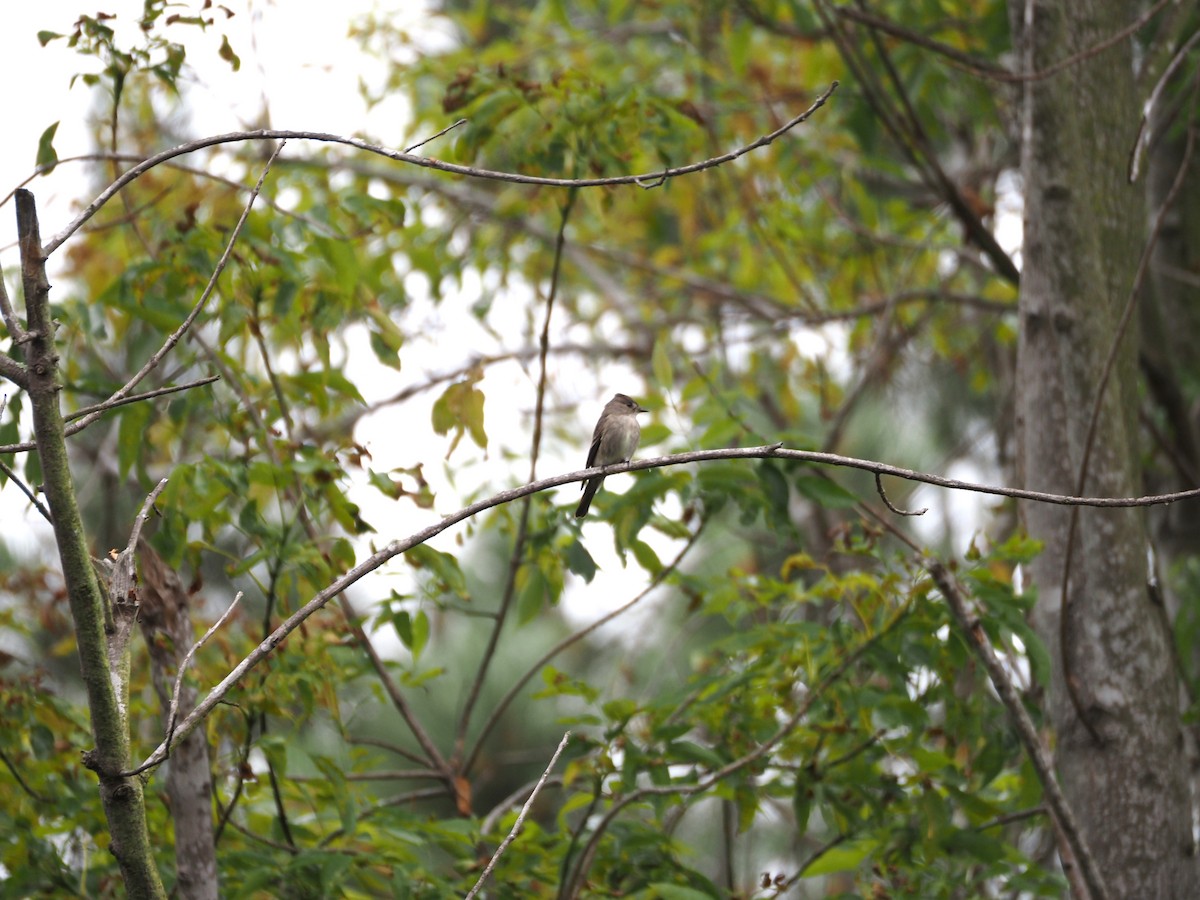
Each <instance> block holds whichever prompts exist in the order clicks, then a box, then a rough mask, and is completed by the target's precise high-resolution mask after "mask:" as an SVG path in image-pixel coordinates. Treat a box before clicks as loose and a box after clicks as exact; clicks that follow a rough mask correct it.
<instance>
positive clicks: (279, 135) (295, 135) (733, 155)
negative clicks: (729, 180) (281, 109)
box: [45, 81, 838, 256]
mask: <svg viewBox="0 0 1200 900" xmlns="http://www.w3.org/2000/svg"><path fill="white" fill-rule="evenodd" d="M837 87H838V83H837V82H836V81H835V82H833V83H832V84H830V86H829V88H828V89H827V90H826V91H825V93H823V94H821V96H819V97H818V98H817V99H816V100H815V101H813V104H812V106H810V107H809V108H808V109H806V110H805V111H804V112H802V113H800V114H799V115H797V116H793V117H792V118H791V119H789V120H788V121H787V122H785V123H784V124H783V125H781V126H780V127H779V128H776V129H775V130H774V131H772V132H770V133H769V134H764V135H763V136H762V137H760V138H757V139H756V140H753V141H751V142H750V143H749V144H746V145H744V146H742V147H738V148H737V149H736V150H731V151H730V152H728V153H723V154H721V155H720V156H714V157H712V158H711V159H706V160H703V161H701V162H697V163H691V164H690V165H686V166H679V167H677V168H667V169H663V170H662V171H660V172H650V173H647V174H642V175H614V176H610V177H608V178H546V177H543V176H540V175H522V174H519V173H516V172H495V171H492V170H490V169H478V168H475V167H474V166H460V165H457V164H455V163H448V162H442V161H441V160H440V159H433V158H432V157H428V156H414V155H413V154H411V153H402V152H400V151H398V150H389V149H388V148H386V147H380V146H379V145H377V144H371V143H368V142H367V141H364V140H361V139H359V138H353V137H345V136H344V135H339V134H327V133H325V132H320V131H279V130H276V129H270V128H262V129H259V130H257V131H235V132H230V133H228V134H218V135H213V136H211V137H206V138H200V139H199V140H195V141H188V142H187V143H185V144H180V145H179V146H178V147H172V148H171V149H169V150H164V151H162V152H161V153H156V154H155V155H154V156H151V157H150V158H149V159H146V160H145V161H144V162H141V163H139V164H138V165H136V166H134V167H133V168H131V169H130V170H129V171H127V172H126V173H125V174H123V175H122V176H121V177H120V178H118V179H117V180H116V181H114V182H113V183H112V184H110V185H109V186H108V187H107V188H105V189H104V190H103V191H102V192H101V193H100V196H98V197H97V198H96V199H95V200H93V201H92V202H91V203H90V204H88V206H87V208H86V209H84V210H83V212H81V213H80V214H79V215H78V216H76V217H75V219H74V221H72V222H71V223H70V224H69V225H67V227H66V228H64V229H63V230H62V231H60V232H59V233H58V234H56V235H54V237H53V238H51V239H50V240H49V241H48V242H47V243H46V246H45V253H46V255H47V256H49V255H50V254H51V253H53V252H54V251H55V250H57V249H58V248H59V246H61V245H62V243H63V241H65V240H66V239H67V238H69V237H70V236H71V235H72V234H74V233H75V232H76V231H78V230H79V227H80V226H81V225H83V223H84V222H86V221H87V220H88V219H90V218H91V217H92V216H94V215H95V214H96V212H97V211H98V210H99V209H100V208H101V207H102V206H104V204H105V203H107V202H108V201H109V200H111V199H112V198H113V197H114V196H116V194H117V193H118V192H119V191H120V190H121V188H123V187H125V185H127V184H129V183H130V182H132V181H134V180H136V179H137V178H139V177H141V176H142V175H144V174H145V173H146V172H148V171H150V170H151V169H153V168H154V167H155V166H158V165H161V164H162V163H165V162H167V161H168V160H170V159H174V158H175V157H177V156H182V155H184V154H185V153H194V152H195V151H197V150H203V149H204V148H205V147H214V146H217V145H219V144H232V143H239V142H242V141H270V140H283V141H288V140H298V141H323V142H326V143H333V144H345V145H347V146H349V147H355V148H357V149H359V150H365V151H366V152H368V153H376V154H378V155H380V156H385V157H387V158H388V159H393V160H395V161H397V162H403V163H409V164H411V165H414V166H421V167H423V168H426V169H437V170H438V171H441V172H450V173H451V174H455V175H467V176H470V177H472V178H486V179H490V180H492V181H506V182H510V183H513V184H535V185H543V186H546V187H564V188H570V187H612V186H614V185H621V184H636V185H639V186H642V187H647V186H651V187H652V186H654V185H657V184H662V183H663V182H664V181H666V180H667V179H668V178H678V177H680V176H681V175H690V174H692V173H693V172H702V171H704V170H705V169H712V168H715V167H717V166H721V165H724V164H725V163H727V162H732V161H733V160H735V159H738V158H739V157H742V156H745V155H746V154H747V153H750V152H751V151H753V150H757V149H758V148H760V147H765V146H767V145H768V144H771V143H773V142H774V141H776V140H778V139H779V138H780V137H782V136H783V135H784V134H786V133H787V132H789V131H791V130H792V129H793V128H795V127H796V126H797V125H799V124H801V123H802V122H804V121H805V120H807V119H808V118H810V117H811V116H812V114H813V113H815V112H816V111H817V110H818V109H820V108H821V107H822V106H824V105H825V103H826V102H827V101H828V100H829V98H830V97H831V96H832V95H833V92H834V91H835V90H837Z"/></svg>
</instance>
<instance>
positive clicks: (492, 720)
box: [462, 519, 707, 775]
mask: <svg viewBox="0 0 1200 900" xmlns="http://www.w3.org/2000/svg"><path fill="white" fill-rule="evenodd" d="M706 522H707V520H706V519H701V520H700V525H699V526H698V527H697V528H696V530H695V531H693V532H692V534H691V536H690V537H689V538H688V539H687V541H686V542H685V543H684V545H683V547H682V548H680V550H679V552H678V553H677V554H675V558H674V559H673V560H671V562H670V563H668V564H667V565H665V566H663V567H662V569H661V570H659V571H658V572H657V573H656V574H655V575H654V577H653V578H651V579H650V583H649V584H647V585H646V587H645V588H643V589H642V590H641V591H639V592H638V594H637V596H635V597H634V598H633V599H631V600H628V601H626V602H625V603H623V604H621V605H620V606H618V607H617V608H616V609H614V610H612V611H611V612H608V613H605V614H604V615H603V616H601V617H600V618H598V619H596V621H594V622H592V623H591V624H590V625H586V626H584V627H583V628H581V629H580V630H579V631H576V632H573V633H572V634H569V635H567V636H566V637H565V638H563V639H562V640H561V641H559V642H558V643H557V644H555V645H554V646H553V647H551V648H550V649H549V650H547V651H546V652H545V653H543V654H542V655H541V656H540V657H539V658H538V659H537V661H536V662H534V663H533V664H532V665H530V666H529V667H528V668H526V670H525V674H523V675H522V676H521V677H520V678H518V679H517V680H516V681H515V682H513V684H512V686H511V687H509V689H508V691H507V692H505V694H504V696H503V697H501V698H500V700H499V701H498V702H497V703H496V704H495V705H493V706H492V709H491V712H489V713H488V717H487V719H486V721H484V723H483V727H482V728H480V729H479V734H478V735H477V736H476V737H475V746H474V747H473V748H472V749H471V752H470V753H468V754H467V756H466V759H465V760H464V761H463V764H462V772H463V774H464V775H465V774H466V773H468V772H470V771H471V769H472V768H473V767H474V765H475V760H476V758H477V757H478V756H479V753H480V751H481V750H482V749H483V743H484V741H486V740H487V736H488V735H489V734H491V733H492V729H493V728H494V727H495V726H496V723H497V722H499V721H500V719H501V718H502V717H503V715H504V712H505V710H507V709H508V707H509V706H510V705H511V704H512V702H513V700H515V699H516V697H517V694H519V693H520V692H521V690H522V689H523V688H524V687H525V685H527V684H528V683H529V680H530V679H531V678H533V676H534V675H536V674H537V673H538V672H540V671H542V667H543V666H544V665H546V663H548V662H550V660H552V659H554V657H556V656H558V654H560V653H562V652H563V651H564V650H566V649H567V648H568V647H570V646H572V645H574V644H577V643H579V642H580V641H582V640H583V639H584V638H585V637H587V636H588V635H589V634H591V633H592V632H593V631H595V630H596V629H597V628H600V627H602V626H603V625H606V624H608V623H609V622H611V621H612V620H613V619H615V618H617V617H618V616H620V615H623V614H624V613H626V612H628V611H629V610H630V609H632V608H633V607H635V606H637V605H638V604H639V603H641V602H642V601H643V600H644V599H646V597H647V596H649V595H650V593H651V592H652V591H653V590H654V589H655V588H657V587H658V586H659V585H660V584H662V583H663V581H664V580H665V579H666V577H667V575H668V574H669V573H671V572H673V571H675V570H676V569H677V568H678V567H679V564H680V563H681V562H683V558H684V556H686V555H687V553H688V551H689V550H691V549H692V547H694V546H695V545H696V540H697V539H698V538H699V537H700V532H701V531H703V530H704V525H705V523H706Z"/></svg>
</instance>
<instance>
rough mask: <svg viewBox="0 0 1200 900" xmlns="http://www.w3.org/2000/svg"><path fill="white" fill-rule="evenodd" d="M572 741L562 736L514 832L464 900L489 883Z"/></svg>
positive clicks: (489, 861) (531, 792)
mask: <svg viewBox="0 0 1200 900" xmlns="http://www.w3.org/2000/svg"><path fill="white" fill-rule="evenodd" d="M570 739H571V732H569V731H568V732H567V733H566V734H564V735H563V736H562V740H561V741H559V742H558V749H557V750H555V751H554V755H553V756H552V757H550V762H549V764H548V765H547V766H546V771H544V772H543V773H542V777H541V778H539V779H538V783H537V784H536V785H534V787H533V790H532V791H530V793H529V799H528V800H526V801H525V805H524V806H522V807H521V812H520V813H519V814H518V815H517V821H516V822H514V823H513V827H512V830H511V831H509V833H508V836H507V837H506V838H505V839H504V840H503V841H502V842H501V843H500V846H499V847H497V848H496V852H495V853H493V854H492V858H491V859H490V860H488V864H487V867H486V868H485V869H484V870H483V874H482V875H480V876H479V880H478V881H476V882H475V886H474V887H473V888H471V890H469V891H467V896H466V897H464V898H463V900H471V898H472V897H474V896H475V895H476V894H478V893H479V891H480V890H481V889H482V888H483V883H484V882H485V881H487V879H488V876H489V875H491V874H492V869H494V868H496V863H497V862H498V861H499V860H500V855H501V854H502V853H504V851H505V850H507V849H508V845H509V844H511V843H512V842H513V841H515V840H516V839H517V834H518V832H520V830H521V826H522V825H523V824H525V816H527V815H528V814H529V810H530V808H531V807H532V806H533V801H534V800H536V799H537V795H538V792H539V791H541V789H542V785H544V784H545V783H546V779H547V778H549V777H550V771H551V770H552V769H553V768H554V764H555V763H556V762H558V758H559V756H561V755H562V752H563V750H565V749H566V747H567V741H569V740H570Z"/></svg>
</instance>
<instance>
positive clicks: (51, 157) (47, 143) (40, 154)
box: [37, 122, 58, 175]
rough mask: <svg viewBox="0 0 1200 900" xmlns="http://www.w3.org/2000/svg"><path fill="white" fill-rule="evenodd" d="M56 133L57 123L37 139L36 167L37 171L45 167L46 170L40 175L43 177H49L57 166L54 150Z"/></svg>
mask: <svg viewBox="0 0 1200 900" xmlns="http://www.w3.org/2000/svg"><path fill="white" fill-rule="evenodd" d="M57 131H58V123H57V122H55V123H54V124H53V125H51V126H50V127H49V128H47V129H46V130H45V131H43V132H42V136H41V137H40V138H38V149H37V166H38V168H39V169H40V168H42V167H46V170H45V171H44V172H43V173H42V174H43V175H49V174H50V173H51V172H53V171H54V167H55V166H56V165H57V164H58V153H57V152H56V151H55V149H54V134H55V132H57Z"/></svg>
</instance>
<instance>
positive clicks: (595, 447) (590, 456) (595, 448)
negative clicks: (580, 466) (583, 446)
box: [584, 428, 600, 469]
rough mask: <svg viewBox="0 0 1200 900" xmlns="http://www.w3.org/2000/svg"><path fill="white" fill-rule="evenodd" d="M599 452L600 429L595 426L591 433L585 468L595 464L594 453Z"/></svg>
mask: <svg viewBox="0 0 1200 900" xmlns="http://www.w3.org/2000/svg"><path fill="white" fill-rule="evenodd" d="M599 452H600V429H599V428H597V429H596V431H595V433H594V434H593V435H592V446H591V447H589V448H588V461H587V465H586V466H584V468H585V469H590V468H591V467H592V466H594V465H595V464H596V454H597V453H599Z"/></svg>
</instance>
